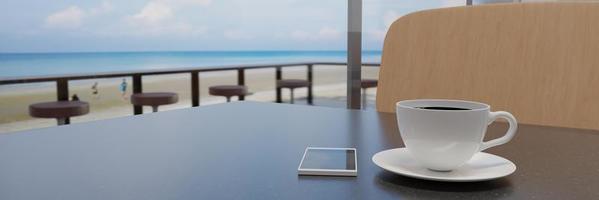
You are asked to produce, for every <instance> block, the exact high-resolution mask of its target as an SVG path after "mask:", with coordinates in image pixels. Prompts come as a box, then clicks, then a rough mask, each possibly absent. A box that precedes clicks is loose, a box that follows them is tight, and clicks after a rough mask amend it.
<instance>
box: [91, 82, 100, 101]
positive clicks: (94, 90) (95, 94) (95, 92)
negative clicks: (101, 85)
mask: <svg viewBox="0 0 599 200" xmlns="http://www.w3.org/2000/svg"><path fill="white" fill-rule="evenodd" d="M92 96H93V97H94V99H98V98H100V95H99V93H98V82H95V83H94V85H92Z"/></svg>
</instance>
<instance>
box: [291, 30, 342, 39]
mask: <svg viewBox="0 0 599 200" xmlns="http://www.w3.org/2000/svg"><path fill="white" fill-rule="evenodd" d="M341 35H342V34H341V31H339V30H338V29H335V28H331V27H323V28H321V29H320V30H319V31H318V32H308V31H301V30H297V31H293V32H292V33H291V38H292V39H295V40H335V39H340V38H341Z"/></svg>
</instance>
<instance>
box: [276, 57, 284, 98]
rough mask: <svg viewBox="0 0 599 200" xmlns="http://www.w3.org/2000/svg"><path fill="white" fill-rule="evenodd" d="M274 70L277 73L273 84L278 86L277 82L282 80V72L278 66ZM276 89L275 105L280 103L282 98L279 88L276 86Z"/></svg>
mask: <svg viewBox="0 0 599 200" xmlns="http://www.w3.org/2000/svg"><path fill="white" fill-rule="evenodd" d="M276 70H277V72H276V79H277V80H276V82H275V85H278V84H277V82H278V81H280V80H281V79H283V71H282V69H281V67H280V66H279V67H277V69H276ZM276 87H277V103H282V102H283V98H282V97H281V92H282V91H281V88H280V87H278V86H276Z"/></svg>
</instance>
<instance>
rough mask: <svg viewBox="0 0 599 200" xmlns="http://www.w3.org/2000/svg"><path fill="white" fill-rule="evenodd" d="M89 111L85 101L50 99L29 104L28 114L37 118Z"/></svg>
mask: <svg viewBox="0 0 599 200" xmlns="http://www.w3.org/2000/svg"><path fill="white" fill-rule="evenodd" d="M87 113H89V103H87V102H85V101H52V102H42V103H36V104H31V105H29V115H31V116H32V117H39V118H57V119H62V118H68V117H74V116H80V115H85V114H87Z"/></svg>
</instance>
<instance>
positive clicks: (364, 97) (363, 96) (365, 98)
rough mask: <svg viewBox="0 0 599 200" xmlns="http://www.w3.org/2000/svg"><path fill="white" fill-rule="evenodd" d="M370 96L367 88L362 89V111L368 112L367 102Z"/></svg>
mask: <svg viewBox="0 0 599 200" xmlns="http://www.w3.org/2000/svg"><path fill="white" fill-rule="evenodd" d="M367 97H368V95H367V93H366V88H364V89H362V109H364V110H366V106H367V105H368V104H367V102H366V100H367V99H368V98H367Z"/></svg>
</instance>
